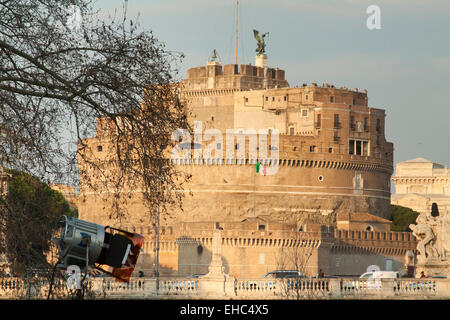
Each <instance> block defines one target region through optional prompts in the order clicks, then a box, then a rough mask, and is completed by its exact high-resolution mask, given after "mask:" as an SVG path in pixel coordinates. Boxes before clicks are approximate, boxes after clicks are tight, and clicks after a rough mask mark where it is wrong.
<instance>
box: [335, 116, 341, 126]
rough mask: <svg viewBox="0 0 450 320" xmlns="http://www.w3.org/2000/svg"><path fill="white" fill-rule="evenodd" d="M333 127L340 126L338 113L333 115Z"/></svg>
mask: <svg viewBox="0 0 450 320" xmlns="http://www.w3.org/2000/svg"><path fill="white" fill-rule="evenodd" d="M334 127H335V128H340V127H341V124H340V123H339V115H338V114H335V115H334Z"/></svg>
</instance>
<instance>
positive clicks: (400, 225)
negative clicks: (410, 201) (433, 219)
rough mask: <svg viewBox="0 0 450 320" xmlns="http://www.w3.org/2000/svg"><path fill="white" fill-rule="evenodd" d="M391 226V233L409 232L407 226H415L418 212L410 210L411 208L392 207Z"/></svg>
mask: <svg viewBox="0 0 450 320" xmlns="http://www.w3.org/2000/svg"><path fill="white" fill-rule="evenodd" d="M391 208H392V216H391V220H392V224H391V231H409V232H411V230H410V229H409V225H410V224H415V223H416V219H417V217H418V215H419V213H418V212H416V211H414V210H412V209H411V208H407V207H402V206H397V205H392V206H391Z"/></svg>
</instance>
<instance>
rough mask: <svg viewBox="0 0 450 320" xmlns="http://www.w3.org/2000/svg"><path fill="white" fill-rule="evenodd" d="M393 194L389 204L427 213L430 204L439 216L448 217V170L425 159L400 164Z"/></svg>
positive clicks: (449, 207) (449, 187)
mask: <svg viewBox="0 0 450 320" xmlns="http://www.w3.org/2000/svg"><path fill="white" fill-rule="evenodd" d="M392 182H393V183H394V184H395V193H394V194H392V196H391V203H392V204H395V205H400V206H404V207H408V208H411V209H413V210H415V211H417V212H421V213H422V212H424V213H430V212H431V206H432V204H433V203H436V204H437V205H438V209H439V214H440V215H444V214H446V213H450V170H449V169H448V168H447V166H444V165H442V164H439V163H435V162H432V161H430V160H427V159H424V158H415V159H412V160H407V161H404V162H399V163H397V165H396V168H395V175H394V176H393V177H392Z"/></svg>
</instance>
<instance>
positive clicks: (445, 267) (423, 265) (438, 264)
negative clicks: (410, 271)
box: [416, 258, 450, 277]
mask: <svg viewBox="0 0 450 320" xmlns="http://www.w3.org/2000/svg"><path fill="white" fill-rule="evenodd" d="M422 271H423V272H424V273H425V275H426V276H428V277H429V276H446V277H447V276H448V275H449V274H450V262H449V261H448V260H447V261H441V260H440V259H438V258H429V259H427V260H426V261H425V262H424V261H421V260H420V259H419V261H418V263H417V266H416V277H420V273H421V272H422Z"/></svg>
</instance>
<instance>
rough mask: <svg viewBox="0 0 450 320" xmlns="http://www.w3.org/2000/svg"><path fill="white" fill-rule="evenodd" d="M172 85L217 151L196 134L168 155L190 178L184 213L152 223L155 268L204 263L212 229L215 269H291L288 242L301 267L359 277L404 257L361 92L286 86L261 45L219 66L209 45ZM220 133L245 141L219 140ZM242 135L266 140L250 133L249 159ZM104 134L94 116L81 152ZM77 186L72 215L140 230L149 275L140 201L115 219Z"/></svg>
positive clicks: (198, 268) (177, 270) (381, 140)
mask: <svg viewBox="0 0 450 320" xmlns="http://www.w3.org/2000/svg"><path fill="white" fill-rule="evenodd" d="M182 88H183V89H182V93H181V97H182V99H183V100H184V101H185V102H186V107H187V108H188V109H189V111H190V113H189V114H190V119H189V120H190V122H191V123H192V124H193V126H194V127H196V129H197V130H201V132H213V133H215V134H216V135H217V134H219V133H220V135H223V140H222V141H223V142H222V143H218V144H217V145H216V146H215V147H216V148H217V149H221V150H222V151H223V152H219V153H217V152H216V153H214V156H212V157H211V158H205V157H201V158H196V157H195V154H196V152H195V151H196V150H195V148H200V150H201V149H202V148H203V150H204V149H205V147H206V146H207V144H205V143H201V142H202V141H198V140H197V141H196V143H193V144H192V148H193V150H192V151H193V152H192V153H191V156H190V158H189V159H186V158H182V157H181V156H180V158H177V157H176V156H175V157H173V156H172V159H171V160H172V161H174V163H175V164H176V165H177V166H179V169H180V170H183V171H186V172H188V173H190V174H192V179H191V180H190V181H189V183H188V184H187V185H186V186H185V190H186V196H185V198H184V200H183V208H184V212H183V213H182V214H181V213H177V212H174V213H173V214H171V217H172V218H171V219H169V220H167V221H166V222H165V224H163V225H162V226H161V229H160V244H161V246H160V248H161V249H160V266H161V275H176V276H187V275H190V274H202V273H207V272H208V266H209V264H210V261H211V256H212V254H211V250H212V249H211V248H212V239H213V231H214V230H215V229H220V230H221V236H222V260H223V266H224V269H225V272H226V273H228V274H230V275H232V276H235V277H243V276H248V277H255V278H258V277H261V276H262V275H263V274H264V273H265V272H267V271H270V270H275V269H295V268H297V267H298V266H297V265H296V263H295V262H293V261H292V259H288V258H287V259H283V257H282V256H283V254H285V255H288V253H287V252H288V250H291V249H299V250H303V251H304V252H306V251H308V250H309V251H308V252H309V253H308V259H307V262H305V263H304V264H305V265H304V266H303V267H304V272H305V273H307V274H309V275H314V274H316V273H317V272H318V270H319V269H322V270H324V272H325V274H335V275H360V274H361V273H363V272H365V271H366V268H367V267H368V266H369V265H373V264H376V265H378V266H380V267H381V269H385V268H392V269H393V270H394V269H395V270H398V269H400V268H403V267H404V259H405V255H406V254H407V253H408V251H409V250H412V251H414V249H415V247H416V242H415V240H414V237H413V236H412V235H411V234H410V233H406V232H405V233H402V232H391V231H390V228H389V227H390V221H389V220H388V219H390V216H391V205H390V179H391V174H392V171H393V144H392V143H390V142H387V141H386V139H385V134H384V133H385V111H384V110H383V109H378V108H372V107H369V102H368V95H367V91H366V90H362V91H361V90H358V89H357V88H354V89H350V88H346V87H339V88H338V87H335V86H334V85H331V84H327V83H325V84H321V85H318V84H316V83H312V84H303V85H299V86H296V87H290V86H289V83H288V82H287V81H286V79H285V71H284V70H281V69H278V68H272V67H268V66H267V56H266V54H265V53H264V52H261V53H259V54H258V55H257V56H256V57H255V64H254V65H237V64H228V65H222V64H221V62H220V61H219V59H217V58H216V55H215V54H214V53H213V55H212V56H211V58H210V59H209V60H208V61H207V63H206V66H201V67H196V68H192V69H189V70H188V71H187V79H185V80H183V81H182ZM212 129H215V130H212ZM208 130H209V131H208ZM227 130H228V131H227ZM218 132H219V133H218ZM227 132H228V133H230V132H233V133H235V134H237V135H239V134H240V133H241V134H243V135H245V139H244V140H238V139H237V138H236V140H234V139H233V140H232V141H231V142H230V139H229V136H230V135H229V134H228V135H227V134H226V133H227ZM251 133H256V134H255V135H254V136H255V137H258V138H259V136H265V137H267V144H266V143H263V144H261V141H263V140H260V139H256V140H255V141H257V142H258V143H257V146H256V150H257V151H259V156H258V159H255V158H252V157H251V156H250V155H249V153H250V148H251V146H250V144H251V143H250V140H251V136H252V134H251ZM277 133H279V135H278V134H277ZM103 134H104V133H103V131H102V127H101V125H98V126H97V136H96V137H93V138H89V139H86V142H87V143H88V144H89V145H90V146H91V148H90V149H91V150H93V151H92V152H102V150H104V148H98V146H101V145H102V143H104V142H103V139H102V135H103ZM203 139H204V140H206V139H205V136H203ZM227 139H228V140H227ZM239 141H240V142H239ZM243 141H244V142H243ZM264 141H265V140H264ZM199 142H200V143H199ZM227 145H228V146H230V145H231V146H232V147H231V149H232V151H233V152H232V153H231V154H232V156H233V158H230V157H229V155H230V153H229V152H228V151H227V152H225V149H226V146H227ZM263 148H264V149H266V150H265V151H267V152H265V155H266V156H265V157H261V155H262V154H264V153H261V151H262V149H263ZM200 154H201V153H200ZM238 154H240V156H239V155H238ZM217 155H220V157H218V156H217ZM274 155H275V156H274ZM256 160H258V161H259V163H260V164H261V167H260V169H261V170H259V172H257V170H256V169H255V168H256V167H257V164H256ZM258 166H259V164H258ZM263 170H264V173H266V174H264V173H263ZM83 190H84V189H83V185H81V194H80V199H79V201H78V210H79V217H80V219H83V220H88V221H91V222H95V223H99V224H102V225H112V226H115V227H121V228H124V229H128V230H135V231H136V232H139V233H141V234H143V235H144V236H145V238H146V241H145V245H144V252H143V254H142V257H141V258H140V265H139V266H138V268H137V270H140V269H143V270H144V271H145V272H146V273H147V274H149V275H150V274H151V273H152V270H153V269H154V263H155V261H154V258H155V241H154V230H153V228H152V227H151V226H150V223H147V222H146V220H145V219H144V220H143V219H142V217H141V216H142V215H143V211H144V210H143V208H142V206H141V204H139V202H138V201H135V202H130V204H129V206H128V207H127V212H128V213H127V217H126V219H125V221H122V222H121V223H120V225H117V222H114V221H109V220H108V213H107V212H106V211H105V208H104V206H103V205H102V204H101V203H100V202H99V201H98V199H97V196H96V194H95V193H92V192H85V193H84V192H83ZM139 268H140V269H139Z"/></svg>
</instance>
